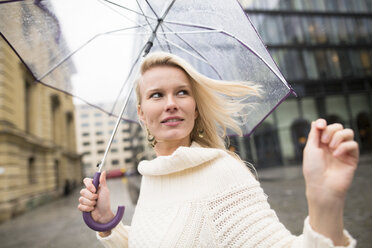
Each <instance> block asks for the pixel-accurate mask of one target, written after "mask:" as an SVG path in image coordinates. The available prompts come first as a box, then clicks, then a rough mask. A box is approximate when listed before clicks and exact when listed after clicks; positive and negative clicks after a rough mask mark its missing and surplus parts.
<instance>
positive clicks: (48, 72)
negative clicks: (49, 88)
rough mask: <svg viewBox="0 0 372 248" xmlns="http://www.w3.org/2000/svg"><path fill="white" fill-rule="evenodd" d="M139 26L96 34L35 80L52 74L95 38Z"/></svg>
mask: <svg viewBox="0 0 372 248" xmlns="http://www.w3.org/2000/svg"><path fill="white" fill-rule="evenodd" d="M138 27H139V26H133V27H128V28H122V29H117V30H112V31H108V32H105V33H100V34H96V35H95V36H93V37H92V38H91V39H89V40H88V41H86V42H85V43H84V44H82V45H81V46H80V47H79V48H77V49H76V50H75V51H72V52H71V53H70V54H68V55H67V56H66V57H65V58H64V59H62V60H61V61H60V62H59V63H57V64H56V65H54V66H53V67H51V68H50V69H49V70H48V71H47V72H45V73H44V75H42V76H40V77H39V78H37V79H36V80H37V81H40V80H42V79H43V78H45V77H46V76H48V75H49V74H50V73H52V72H53V71H54V70H55V69H56V68H58V66H60V65H61V64H63V63H64V62H65V61H66V60H68V59H69V58H71V57H72V56H73V55H74V54H75V53H77V52H78V51H80V50H81V49H82V48H83V47H85V46H86V45H88V44H89V43H90V42H92V41H93V40H94V39H96V38H97V37H99V36H102V35H106V34H110V33H115V32H119V31H123V30H128V29H134V28H138Z"/></svg>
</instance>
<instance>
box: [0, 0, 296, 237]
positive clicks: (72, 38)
mask: <svg viewBox="0 0 372 248" xmlns="http://www.w3.org/2000/svg"><path fill="white" fill-rule="evenodd" d="M263 21H264V20H263ZM0 35H1V36H2V38H3V39H4V40H5V41H6V42H8V44H9V45H10V46H11V47H12V49H13V50H14V51H15V53H16V54H17V55H18V57H19V58H20V60H21V61H22V62H23V63H24V65H25V66H26V68H28V70H29V71H30V72H31V74H32V75H33V76H34V78H35V81H36V82H39V83H42V84H45V85H47V86H49V87H52V88H55V89H58V90H60V91H63V92H65V93H67V94H70V95H72V96H75V97H76V98H79V99H81V100H83V101H85V102H86V103H89V104H90V105H92V106H96V107H97V108H100V109H102V110H103V111H105V112H107V113H109V114H112V115H118V116H119V118H118V121H117V122H116V126H115V128H114V131H113V133H112V135H111V138H110V141H109V142H108V145H107V147H106V151H105V154H104V155H103V159H102V162H101V163H100V166H99V170H98V172H97V173H96V174H95V175H94V178H93V184H94V185H95V187H96V188H97V187H98V185H99V178H100V172H101V169H102V166H103V164H104V161H105V158H106V156H107V153H108V151H109V149H110V145H111V143H112V140H113V137H114V135H115V132H116V130H117V128H118V125H119V123H120V118H123V119H126V120H129V121H137V120H138V118H137V115H136V109H137V106H136V104H137V101H136V96H135V92H134V90H133V88H134V81H135V80H134V79H135V77H136V75H137V72H138V68H139V65H140V63H141V60H142V59H143V57H144V56H146V55H147V54H149V53H151V52H154V51H165V52H169V53H172V54H175V55H178V56H180V57H182V58H183V59H185V60H186V61H187V62H189V63H190V64H191V65H193V66H194V67H195V68H196V69H197V70H198V71H199V72H201V73H202V74H204V75H205V76H208V77H210V78H213V79H219V80H228V81H239V82H247V83H250V82H254V83H255V84H257V85H259V86H260V88H261V89H262V93H261V96H260V97H259V98H258V97H252V96H247V97H245V98H243V99H241V98H240V99H237V101H239V102H241V103H246V106H247V108H246V109H244V115H243V117H242V115H240V114H239V115H236V117H235V118H239V119H238V120H237V121H238V122H240V123H241V128H242V131H243V133H244V134H247V135H249V134H250V133H251V132H252V131H253V130H254V128H255V127H256V126H257V125H258V124H259V123H260V122H261V121H263V120H264V119H265V118H266V117H267V116H268V115H269V114H270V113H271V112H272V111H273V110H274V109H275V107H276V106H278V105H279V104H280V102H281V101H283V100H284V99H285V98H286V97H287V96H289V94H290V93H292V92H293V90H292V89H291V88H290V86H289V85H288V84H287V83H286V81H285V79H284V77H283V76H282V74H281V73H280V71H279V70H278V68H277V67H276V65H275V63H274V61H273V60H272V58H271V57H270V55H269V53H268V52H267V50H266V48H265V46H264V44H263V43H262V41H261V40H260V38H259V36H258V35H257V33H256V31H255V29H254V27H253V26H252V24H251V22H250V21H249V19H248V18H247V17H246V15H245V13H244V11H243V10H242V8H241V6H240V5H239V3H238V2H237V1H234V0H230V1H227V0H199V1H196V0H178V1H175V0H169V1H165V0H145V1H141V0H135V1H129V0H43V1H42V0H23V1H22V0H5V1H0ZM122 100H123V103H122V104H121V103H120V102H121V101H122ZM227 100H229V101H230V100H232V99H227ZM102 102H106V103H105V104H104V105H100V104H99V103H102ZM107 102H109V103H111V104H107ZM121 105H122V106H121ZM103 106H106V107H103ZM107 106H109V107H107ZM252 106H253V107H252ZM123 214H124V207H123V206H120V207H119V208H118V212H117V215H116V216H115V218H114V219H113V220H112V221H110V222H109V223H106V224H101V223H96V222H95V221H94V220H93V218H92V216H91V214H90V213H89V212H84V213H83V218H84V221H85V223H86V224H87V225H88V226H89V227H90V228H92V229H94V230H96V231H106V230H111V229H112V228H113V227H114V226H116V225H117V224H118V223H119V222H120V220H121V218H122V216H123Z"/></svg>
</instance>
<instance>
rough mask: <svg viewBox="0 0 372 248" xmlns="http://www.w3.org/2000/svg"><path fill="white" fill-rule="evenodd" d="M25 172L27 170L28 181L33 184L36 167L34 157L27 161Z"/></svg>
mask: <svg viewBox="0 0 372 248" xmlns="http://www.w3.org/2000/svg"><path fill="white" fill-rule="evenodd" d="M27 172H28V183H29V184H35V183H36V182H37V181H36V168H35V158H34V157H31V158H29V159H28V161H27Z"/></svg>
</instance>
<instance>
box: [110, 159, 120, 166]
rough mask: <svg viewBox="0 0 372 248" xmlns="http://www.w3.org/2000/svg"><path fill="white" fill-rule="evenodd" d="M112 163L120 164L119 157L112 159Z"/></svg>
mask: <svg viewBox="0 0 372 248" xmlns="http://www.w3.org/2000/svg"><path fill="white" fill-rule="evenodd" d="M111 164H112V165H118V164H119V160H118V159H114V160H112V161H111Z"/></svg>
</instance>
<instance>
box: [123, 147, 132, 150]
mask: <svg viewBox="0 0 372 248" xmlns="http://www.w3.org/2000/svg"><path fill="white" fill-rule="evenodd" d="M123 150H124V151H130V150H132V147H129V146H126V147H124V149H123Z"/></svg>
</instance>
